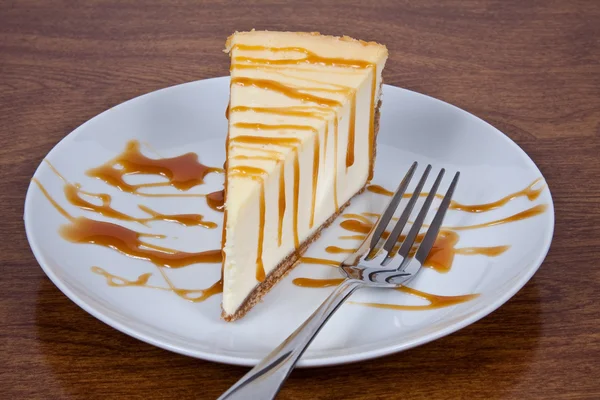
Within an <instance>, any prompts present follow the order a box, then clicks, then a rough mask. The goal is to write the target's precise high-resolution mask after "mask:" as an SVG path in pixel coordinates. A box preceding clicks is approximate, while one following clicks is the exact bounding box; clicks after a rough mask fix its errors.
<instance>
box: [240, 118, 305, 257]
mask: <svg viewBox="0 0 600 400" xmlns="http://www.w3.org/2000/svg"><path fill="white" fill-rule="evenodd" d="M269 126H271V125H269ZM230 142H231V143H232V145H236V144H246V145H247V144H259V145H265V144H274V145H277V146H282V147H288V148H292V149H293V150H294V161H293V163H294V197H293V203H294V211H295V212H294V214H293V231H294V245H295V248H296V249H298V247H300V240H299V238H298V194H299V192H300V163H299V161H298V149H297V147H298V145H300V139H298V138H289V137H281V136H277V137H260V136H250V135H239V136H236V137H234V138H232V139H231V140H230ZM279 162H282V163H283V162H284V161H283V160H281V159H280V160H279ZM263 172H264V171H263ZM261 182H262V177H261ZM283 183H284V185H285V181H284V182H283ZM280 186H281V181H280ZM261 190H263V191H264V185H263V188H262V189H261ZM280 195H281V188H280ZM284 197H285V187H284ZM263 207H264V205H263ZM284 211H285V210H284ZM283 216H284V213H282V212H281V211H280V214H279V225H282V224H283Z"/></svg>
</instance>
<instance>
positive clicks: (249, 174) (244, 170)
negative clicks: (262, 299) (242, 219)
mask: <svg viewBox="0 0 600 400" xmlns="http://www.w3.org/2000/svg"><path fill="white" fill-rule="evenodd" d="M251 137H252V138H254V139H258V138H257V137H254V136H251ZM239 138H240V136H238V137H237V138H233V139H231V140H232V141H233V140H237V139H239ZM230 171H231V173H230V176H231V177H245V178H250V179H253V180H257V181H259V182H260V199H259V202H258V204H259V206H258V210H259V211H258V215H259V217H258V218H259V219H258V221H259V222H258V245H257V250H256V280H257V281H259V282H262V281H264V280H265V267H264V264H263V257H262V253H263V240H264V236H265V181H264V175H265V174H266V171H265V170H263V169H261V168H256V167H249V166H236V167H232V168H231V169H230Z"/></svg>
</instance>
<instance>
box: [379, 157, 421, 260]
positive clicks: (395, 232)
mask: <svg viewBox="0 0 600 400" xmlns="http://www.w3.org/2000/svg"><path fill="white" fill-rule="evenodd" d="M429 171H431V165H428V166H427V168H426V169H425V172H423V175H422V176H421V180H420V181H419V183H418V184H417V187H416V188H415V190H414V192H413V195H412V197H411V198H410V200H409V201H408V204H407V205H406V208H405V209H404V211H403V212H402V215H400V218H399V219H398V222H397V223H396V226H394V229H392V232H391V233H390V236H388V239H387V240H386V242H385V243H384V245H383V248H384V249H385V250H387V251H388V252H391V251H392V249H393V248H394V246H395V245H396V242H397V241H398V238H399V237H400V234H401V233H402V230H403V229H404V226H405V225H406V222H407V221H408V217H410V213H411V212H412V210H413V208H414V206H415V204H416V202H417V199H418V198H419V196H420V195H421V190H423V186H424V185H425V182H426V181H427V177H428V176H429Z"/></svg>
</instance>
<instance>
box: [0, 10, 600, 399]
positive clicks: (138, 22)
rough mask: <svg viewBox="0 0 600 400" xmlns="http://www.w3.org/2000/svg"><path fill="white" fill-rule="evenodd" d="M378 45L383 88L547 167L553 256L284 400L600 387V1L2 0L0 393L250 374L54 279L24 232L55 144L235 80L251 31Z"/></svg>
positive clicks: (84, 392) (295, 385)
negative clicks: (420, 337)
mask: <svg viewBox="0 0 600 400" xmlns="http://www.w3.org/2000/svg"><path fill="white" fill-rule="evenodd" d="M253 27H255V28H262V29H272V30H300V31H320V32H322V33H329V34H346V35H349V36H354V37H358V38H362V39H369V40H376V41H379V42H382V43H385V44H386V45H387V46H388V48H389V50H390V55H391V56H390V60H389V61H388V66H387V68H386V74H385V80H386V82H387V83H389V84H392V85H396V86H401V87H405V88H408V89H411V90H415V91H418V92H421V93H425V94H428V95H431V96H434V97H437V98H440V99H442V100H445V101H448V102H450V103H453V104H455V105H457V106H459V107H461V108H464V109H465V110H467V111H470V112H472V113H474V114H476V115H478V116H480V117H481V118H483V119H485V120H487V121H488V122H490V123H491V124H493V125H495V126H496V127H498V128H499V129H500V130H502V131H503V132H505V133H506V134H507V135H508V136H510V137H511V138H512V139H513V140H515V141H516V142H517V143H518V144H519V145H520V146H521V147H522V148H523V149H524V150H525V151H526V152H527V153H529V154H530V155H531V157H532V158H533V160H534V161H535V162H536V163H537V164H538V166H539V167H540V169H541V170H542V172H543V173H544V175H545V176H546V178H547V180H548V182H549V186H550V189H551V191H552V194H553V196H554V201H555V207H556V230H555V236H554V242H553V245H552V248H551V250H550V253H549V254H548V257H547V259H546V261H545V262H544V264H543V265H542V267H541V269H540V270H539V272H538V273H537V274H536V275H535V277H534V278H533V279H532V280H531V281H530V282H529V283H528V284H527V285H526V287H525V288H524V289H522V290H521V291H520V292H519V293H518V294H517V295H516V296H515V297H514V298H513V299H512V300H510V301H509V302H508V303H507V304H506V305H504V306H503V307H501V308H500V309H499V310H497V311H496V312H494V313H493V314H491V315H489V316H488V317H486V318H484V319H483V320H481V321H479V322H477V323H475V324H473V325H471V326H469V327H467V328H465V329H463V330H461V331H459V332H457V333H455V334H452V335H450V336H449V337H446V338H443V339H441V340H438V341H436V342H433V343H430V344H427V345H424V346H421V347H419V348H416V349H413V350H410V351H407V352H404V353H400V354H396V355H391V356H388V357H384V358H381V359H377V360H372V361H368V362H362V363H359V364H352V365H344V366H338V367H332V368H320V369H308V370H307V369H305V370H297V371H295V372H294V373H293V374H292V376H291V378H290V380H289V381H288V383H287V384H286V386H285V388H284V389H283V391H282V392H281V395H280V398H282V399H366V398H374V399H393V398H398V399H428V400H436V399H598V398H600V367H599V365H600V361H599V360H600V303H599V302H600V2H599V1H595V0H590V1H562V0H555V1H552V0H548V1H545V0H540V1H527V0H522V1H501V0H498V1H478V0H464V1H452V2H446V1H439V0H435V1H432V0H424V1H393V0H387V1H359V0H345V1H303V2H300V1H294V0H270V1H250V2H243V3H242V2H233V1H232V2H227V1H222V0H213V1H205V2H202V1H191V0H190V1H184V0H152V1H135V0H88V1H56V0H36V1H33V0H23V1H17V0H14V1H11V0H2V1H0V196H1V201H0V215H1V220H0V221H1V225H0V226H1V235H2V237H1V240H0V317H1V320H0V344H1V348H0V397H1V398H5V399H106V398H120V399H121V398H122V399H154V398H161V399H162V398H177V399H192V398H207V399H210V398H216V397H217V396H218V395H219V394H220V393H222V392H223V391H224V390H225V389H227V387H228V386H229V385H231V384H232V383H233V382H234V381H236V380H237V379H238V378H239V377H240V376H241V375H242V374H243V373H244V372H245V371H246V369H245V368H241V367H232V366H227V365H219V364H214V363H209V362H205V361H201V360H195V359H192V358H187V357H184V356H180V355H176V354H173V353H169V352H167V351H164V350H160V349H158V348H155V347H152V346H150V345H148V344H145V343H142V342H140V341H137V340H135V339H132V338H130V337H128V336H126V335H124V334H122V333H120V332H118V331H116V330H114V329H112V328H110V327H109V326H107V325H105V324H103V323H102V322H100V321H98V320H96V319H95V318H94V317H92V316H90V315H89V314H87V313H86V312H84V311H83V310H81V309H80V308H79V307H77V306H76V305H75V304H74V303H72V302H71V301H70V300H69V299H68V298H66V297H65V296H64V295H63V294H62V293H61V292H60V291H59V290H58V289H57V288H56V287H54V285H53V284H52V283H51V282H50V281H49V280H48V279H47V278H46V276H45V275H44V273H43V272H42V270H41V269H40V268H39V266H38V264H37V263H36V260H35V259H34V257H33V255H32V253H31V251H30V249H29V246H28V244H27V240H26V237H25V233H24V228H23V222H22V215H23V202H24V197H25V191H26V189H27V186H28V184H29V179H30V177H31V176H32V174H33V172H34V170H35V168H36V167H37V165H38V164H39V162H40V161H41V160H42V158H43V157H44V155H45V154H46V153H47V152H48V151H49V150H50V149H51V148H52V147H53V146H54V145H55V144H56V143H57V142H58V141H59V140H60V139H62V138H63V137H64V136H65V135H67V134H68V133H69V132H70V131H72V130H73V129H74V128H75V127H77V126H78V125H80V124H81V123H83V122H85V121H86V120H88V119H89V118H91V117H93V116H94V115H96V114H98V113H100V112H102V111H104V110H105V109H107V108H109V107H112V106H114V105H116V104H119V103H121V102H122V101H125V100H127V99H130V98H132V97H134V96H138V95H140V94H143V93H147V92H150V91H153V90H156V89H160V88H163V87H165V86H171V85H175V84H179V83H183V82H188V81H192V80H197V79H202V78H209V77H215V76H222V75H226V74H227V73H228V62H229V60H228V58H227V56H226V55H225V54H223V53H222V51H221V50H222V49H223V45H224V40H225V38H226V37H227V36H228V35H229V34H230V33H232V32H233V31H234V30H247V29H250V28H253Z"/></svg>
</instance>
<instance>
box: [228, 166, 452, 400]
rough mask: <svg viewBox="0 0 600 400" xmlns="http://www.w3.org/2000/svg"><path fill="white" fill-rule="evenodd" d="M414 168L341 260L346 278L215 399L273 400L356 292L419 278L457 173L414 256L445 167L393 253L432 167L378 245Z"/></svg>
mask: <svg viewBox="0 0 600 400" xmlns="http://www.w3.org/2000/svg"><path fill="white" fill-rule="evenodd" d="M416 169H417V163H416V162H415V163H413V165H412V166H411V167H410V169H409V170H408V172H407V173H406V176H405V177H404V179H402V182H400V185H399V186H398V188H397V189H396V192H395V193H394V195H393V196H392V199H391V200H390V202H389V204H388V205H387V207H386V209H385V211H384V212H383V214H382V215H381V217H379V219H378V220H377V223H376V224H375V225H374V227H373V228H372V229H371V231H370V232H369V234H368V235H367V238H366V239H365V241H364V242H363V243H362V245H361V246H360V247H359V249H358V250H357V251H356V252H355V253H354V254H352V255H351V256H349V257H348V258H347V259H346V260H345V261H344V262H342V264H341V268H340V271H341V272H342V275H344V277H345V278H346V279H345V280H344V281H343V282H342V283H341V284H340V285H339V286H338V287H337V288H336V289H335V290H334V291H333V293H331V295H329V297H327V299H326V300H325V301H324V302H323V304H321V306H320V307H319V308H318V309H317V310H316V311H315V312H314V313H313V314H312V315H311V316H310V317H309V318H308V319H307V320H306V321H305V322H304V323H303V324H302V325H301V326H300V327H299V328H298V329H296V331H294V333H292V334H291V335H290V336H289V337H288V338H287V339H286V340H284V341H283V343H281V344H280V345H279V346H278V347H277V348H276V349H275V350H273V351H272V352H271V353H270V354H269V355H268V356H266V357H265V358H264V359H263V360H262V361H261V362H259V363H258V364H257V365H256V366H255V367H254V368H252V370H250V372H248V373H247V374H246V375H244V377H243V378H242V379H240V380H239V381H238V382H237V383H236V384H235V385H233V386H232V387H231V388H230V389H229V390H228V391H227V392H225V393H224V394H223V395H221V397H219V399H220V400H225V399H228V400H229V399H261V400H262V399H273V398H275V396H276V395H277V393H278V392H279V390H280V389H281V387H282V386H283V383H284V382H285V380H286V379H287V377H288V376H289V374H290V372H292V369H293V368H294V366H295V365H296V363H297V362H298V360H299V359H300V357H301V356H302V354H303V353H304V351H305V350H306V348H307V347H308V346H309V345H310V343H311V342H312V340H313V339H314V338H315V336H316V335H317V333H319V330H321V328H322V327H323V326H324V325H325V323H326V322H327V320H328V319H329V318H330V317H331V316H332V315H333V313H334V312H335V311H336V310H337V309H338V308H339V307H340V306H341V305H342V303H344V301H345V300H346V299H347V298H348V297H349V296H350V295H351V294H352V293H353V292H354V291H355V290H356V289H358V288H361V287H386V288H393V287H399V286H402V285H404V284H406V283H408V282H409V281H410V280H411V279H413V278H414V277H415V276H416V275H417V273H418V272H419V270H420V269H421V267H422V266H423V262H424V261H425V258H426V257H427V255H428V254H429V252H430V251H431V248H432V246H433V244H434V242H435V239H436V237H437V235H438V233H439V231H440V227H441V226H442V221H443V219H444V216H445V215H446V211H447V210H448V207H449V205H450V201H451V200H452V195H453V193H454V189H455V188H456V185H457V184H458V178H459V176H460V173H459V172H457V173H456V174H455V175H454V179H452V183H451V184H450V186H449V188H448V191H447V192H446V195H445V196H444V198H443V199H442V202H441V204H440V206H439V208H438V210H437V212H436V214H435V217H434V218H433V221H432V222H431V225H430V226H429V229H428V230H427V232H426V233H425V236H424V238H423V240H422V241H421V244H420V245H419V248H418V249H417V251H416V253H415V254H414V257H411V255H410V254H411V253H410V250H411V249H412V247H413V245H414V244H415V241H416V239H417V236H418V234H419V231H420V230H421V228H422V226H423V222H424V220H425V217H426V216H427V212H428V211H429V208H430V207H431V203H432V202H433V199H434V197H435V195H436V192H437V190H438V187H439V185H440V182H441V181H442V178H443V176H444V172H445V170H444V169H442V170H441V171H440V172H439V174H438V176H437V178H436V180H435V182H434V184H433V186H432V187H431V190H430V191H429V195H428V196H427V198H426V199H425V202H424V203H423V206H422V207H421V210H420V211H419V214H418V216H417V218H416V219H415V221H414V222H413V224H412V226H411V228H410V230H409V232H408V234H407V235H406V238H405V239H404V241H403V242H402V245H401V246H400V249H399V250H398V252H397V253H395V251H394V247H395V245H396V243H397V242H398V238H399V237H400V234H401V233H402V231H403V229H404V227H405V225H406V224H407V222H408V218H409V216H410V214H411V212H412V210H413V208H414V206H415V204H416V202H417V199H418V198H419V196H420V195H421V191H422V190H423V186H424V185H425V182H426V181H427V177H428V176H429V172H430V171H431V165H428V166H427V168H426V169H425V172H424V173H423V175H422V176H421V179H420V180H419V182H418V184H417V187H416V189H415V190H414V192H413V195H412V196H411V198H410V200H409V201H408V203H407V205H406V208H405V209H404V210H403V212H402V214H401V215H400V218H399V219H398V222H397V223H396V225H395V226H394V228H393V229H392V231H391V233H390V234H389V236H388V238H387V240H386V241H385V243H384V244H383V246H382V247H378V244H379V242H380V240H381V237H382V235H383V233H384V232H385V230H386V228H387V226H388V224H389V222H390V221H391V220H392V217H393V215H394V213H395V212H396V209H397V208H398V205H399V204H400V200H401V199H402V196H403V195H404V192H405V191H406V188H407V187H408V184H409V183H410V181H411V179H412V177H413V175H414V172H415V170H416Z"/></svg>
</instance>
